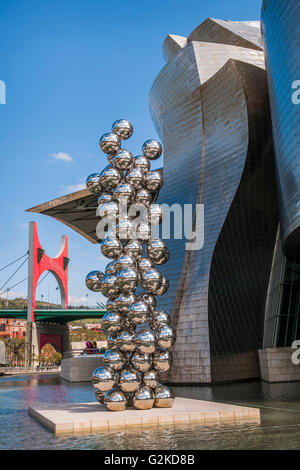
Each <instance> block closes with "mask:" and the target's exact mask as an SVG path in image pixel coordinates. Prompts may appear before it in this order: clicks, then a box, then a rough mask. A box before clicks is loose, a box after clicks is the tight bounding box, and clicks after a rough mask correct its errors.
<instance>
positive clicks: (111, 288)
mask: <svg viewBox="0 0 300 470" xmlns="http://www.w3.org/2000/svg"><path fill="white" fill-rule="evenodd" d="M118 293H119V287H118V285H117V278H116V276H115V275H114V274H106V275H105V276H104V277H103V279H102V281H101V294H103V295H104V296H105V297H108V298H110V299H112V298H114V297H116V296H117V295H118Z"/></svg>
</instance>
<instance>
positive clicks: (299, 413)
mask: <svg viewBox="0 0 300 470" xmlns="http://www.w3.org/2000/svg"><path fill="white" fill-rule="evenodd" d="M173 389H174V391H175V394H176V395H177V396H181V397H187V398H195V399H201V400H211V401H220V402H224V403H232V404H239V405H247V406H255V407H259V408H260V409H261V424H260V425H259V424H255V423H254V422H253V423H239V424H238V423H233V424H229V423H228V424H227V423H226V424H222V425H210V426H200V425H193V426H174V427H170V426H168V427H166V428H159V429H151V428H149V429H146V430H142V431H141V429H134V428H133V429H132V430H129V431H126V432H125V431H124V432H123V431H120V430H119V431H110V432H97V433H93V434H80V435H63V436H55V435H54V434H53V433H52V432H50V431H48V430H47V429H46V428H44V427H43V426H42V425H41V424H39V423H37V422H36V421H35V420H34V419H33V418H31V417H30V416H29V415H28V411H27V409H28V407H29V406H32V405H33V404H34V403H69V402H73V403H74V402H89V401H95V400H94V393H93V387H92V385H91V384H89V383H82V384H69V383H67V382H65V381H63V380H61V379H60V378H59V376H57V375H56V374H53V375H44V374H37V375H19V376H6V377H0V423H1V427H0V449H106V450H115V449H151V450H152V449H153V450H155V449H161V450H162V449H166V450H180V449H187V450H196V449H300V382H294V383H288V384H266V383H263V382H256V381H255V382H247V383H241V384H230V385H215V386H199V387H196V386H194V387H173ZM99 406H100V405H99Z"/></svg>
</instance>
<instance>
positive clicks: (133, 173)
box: [125, 168, 145, 190]
mask: <svg viewBox="0 0 300 470" xmlns="http://www.w3.org/2000/svg"><path fill="white" fill-rule="evenodd" d="M125 179H126V181H127V183H129V184H130V185H131V186H132V187H133V188H134V189H135V190H139V189H141V188H142V187H143V185H144V182H145V177H144V173H143V172H142V170H140V168H133V169H132V170H130V171H129V172H128V173H127V175H126V178H125Z"/></svg>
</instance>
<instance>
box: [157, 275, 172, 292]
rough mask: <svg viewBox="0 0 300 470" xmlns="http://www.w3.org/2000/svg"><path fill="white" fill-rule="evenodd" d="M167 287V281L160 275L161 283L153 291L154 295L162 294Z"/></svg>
mask: <svg viewBox="0 0 300 470" xmlns="http://www.w3.org/2000/svg"><path fill="white" fill-rule="evenodd" d="M168 289H169V281H168V279H167V278H166V276H163V277H162V283H161V285H160V286H159V288H158V289H157V290H156V291H155V292H154V294H155V295H159V296H160V295H164V294H165V293H166V292H167V290H168Z"/></svg>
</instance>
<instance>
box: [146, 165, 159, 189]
mask: <svg viewBox="0 0 300 470" xmlns="http://www.w3.org/2000/svg"><path fill="white" fill-rule="evenodd" d="M145 185H146V188H147V189H148V190H149V191H151V192H155V191H159V190H160V188H161V187H162V185H163V176H162V174H161V172H160V171H158V170H153V171H148V173H146V174H145Z"/></svg>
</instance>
